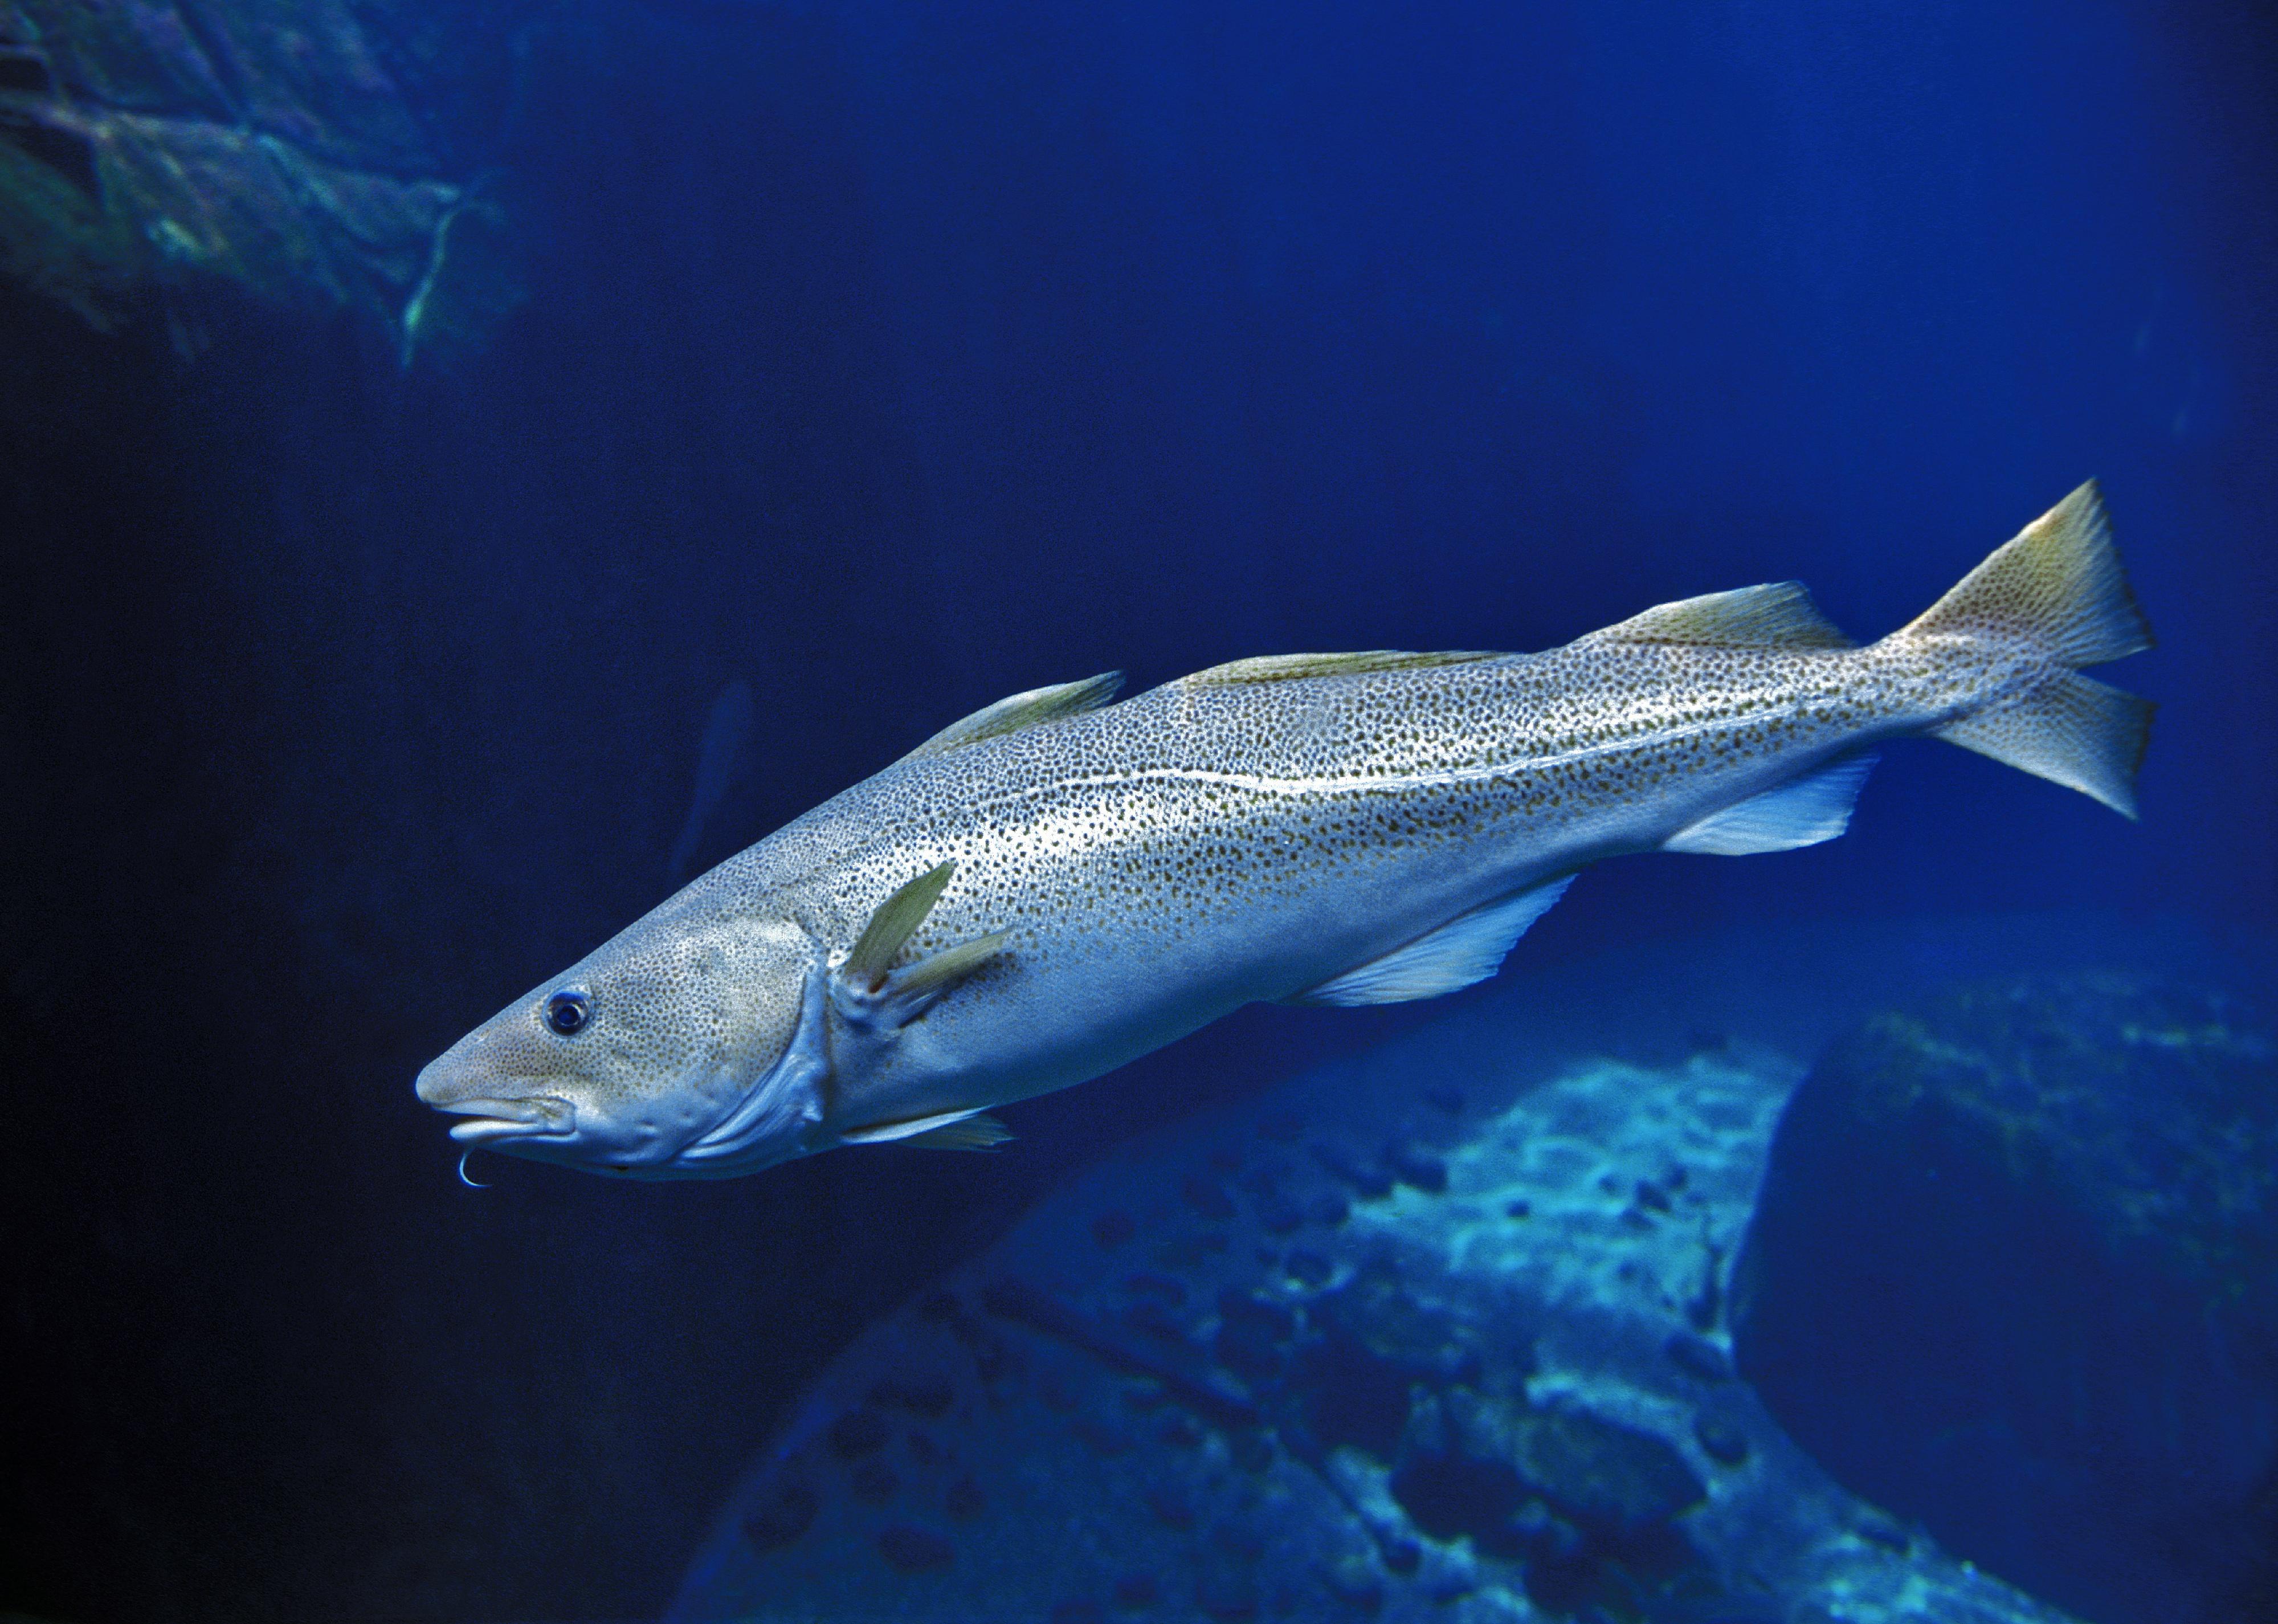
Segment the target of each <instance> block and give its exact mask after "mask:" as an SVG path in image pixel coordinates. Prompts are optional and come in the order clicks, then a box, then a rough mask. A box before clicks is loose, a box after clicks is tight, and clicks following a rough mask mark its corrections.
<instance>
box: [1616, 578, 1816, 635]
mask: <svg viewBox="0 0 2278 1624" xmlns="http://www.w3.org/2000/svg"><path fill="white" fill-rule="evenodd" d="M1590 638H1591V640H1601V641H1604V642H1609V643H1697V644H1704V645H1707V646H1709V647H1723V648H1850V647H1855V645H1854V643H1853V642H1852V641H1851V640H1850V639H1849V638H1847V637H1846V636H1844V635H1843V633H1842V632H1840V631H1838V629H1837V628H1836V626H1835V624H1834V623H1833V622H1832V621H1831V620H1829V619H1828V618H1827V617H1826V616H1824V615H1823V614H1821V613H1820V612H1819V609H1818V606H1817V605H1816V604H1815V603H1813V602H1812V601H1811V594H1809V593H1808V592H1806V591H1805V590H1804V589H1803V583H1802V582H1801V581H1770V582H1767V583H1766V584H1765V585H1763V586H1739V587H1735V588H1734V589H1733V590H1732V591H1731V592H1712V593H1709V594H1708V595H1707V596H1705V597H1699V598H1680V599H1678V601H1676V602H1674V603H1660V604H1655V606H1654V607H1653V608H1651V609H1647V610H1646V611H1645V613H1644V614H1642V615H1632V616H1631V617H1629V618H1628V619H1627V620H1624V621H1621V622H1619V623H1617V624H1614V625H1610V626H1608V627H1607V628H1606V629H1605V630H1604V631H1602V632H1592V633H1591V634H1590Z"/></svg>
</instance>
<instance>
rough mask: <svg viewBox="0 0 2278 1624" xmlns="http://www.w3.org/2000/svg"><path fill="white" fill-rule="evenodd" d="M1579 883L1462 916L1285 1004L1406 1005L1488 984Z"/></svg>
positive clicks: (1565, 877) (1539, 889)
mask: <svg viewBox="0 0 2278 1624" xmlns="http://www.w3.org/2000/svg"><path fill="white" fill-rule="evenodd" d="M1573 883H1574V877H1573V876H1572V875H1571V874H1562V875H1560V876H1559V877H1557V878H1556V879H1555V880H1552V881H1550V882H1549V883H1548V884H1547V885H1537V886H1534V887H1533V889H1531V890H1528V891H1522V892H1518V893H1517V895H1515V896H1509V897H1505V898H1503V899H1502V900H1501V901H1499V902H1490V903H1488V904H1487V906H1486V907H1484V908H1473V909H1472V910H1471V911H1470V912H1469V913H1466V914H1458V915H1456V917H1454V918H1453V919H1450V920H1449V922H1448V923H1446V924H1443V925H1441V927H1440V928H1439V929H1438V930H1436V931H1432V932H1431V933H1430V934H1429V935H1427V936H1420V937H1418V938H1416V939H1415V940H1414V941H1412V942H1410V943H1409V944H1408V946H1405V947H1402V948H1398V949H1396V950H1395V951H1394V952H1391V953H1388V954H1385V955H1384V956H1383V957H1382V958H1380V959H1371V960H1370V961H1368V962H1367V963H1365V964H1362V965H1357V966H1355V967H1354V968H1353V969H1349V970H1347V971H1345V973H1344V974H1343V975H1342V976H1337V977H1333V978H1331V979H1330V980H1327V981H1325V982H1323V983H1321V984H1320V985H1319V986H1318V987H1313V988H1310V989H1308V990H1307V991H1305V992H1300V993H1297V994H1296V995H1295V996H1294V997H1290V998H1285V999H1283V1000H1281V1001H1282V1002H1283V1003H1285V1004H1336V1005H1344V1006H1352V1005H1358V1004H1402V1003H1406V1002H1408V1001H1409V1000H1411V999H1418V998H1438V997H1439V996H1440V995H1441V993H1443V992H1456V991H1458V990H1460V989H1461V988H1464V987H1468V986H1470V985H1471V984H1472V983H1473V982H1477V981H1485V980H1486V979H1487V977H1490V976H1492V975H1494V973H1495V971H1497V970H1498V969H1502V961H1503V959H1504V957H1505V956H1506V955H1507V954H1509V953H1510V949H1511V945H1512V944H1513V943H1515V942H1516V941H1517V940H1518V938H1520V937H1522V936H1524V935H1525V934H1526V928H1527V926H1529V925H1531V924H1533V923H1534V922H1535V921H1536V920H1538V919H1540V918H1541V917H1542V915H1545V914H1547V913H1548V912H1549V911H1550V908H1551V905H1552V904H1553V903H1555V902H1556V901H1557V900H1558V899H1559V898H1561V897H1563V896H1564V895H1565V894H1566V887H1567V886H1569V885H1572V884H1573Z"/></svg>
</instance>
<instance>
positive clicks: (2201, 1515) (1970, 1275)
mask: <svg viewBox="0 0 2278 1624" xmlns="http://www.w3.org/2000/svg"><path fill="white" fill-rule="evenodd" d="M1735 1291H1736V1314H1735V1325H1736V1330H1735V1337H1736V1341H1737V1343H1738V1347H1739V1357H1740V1366H1741V1369H1742V1371H1743V1372H1744V1373H1745V1374H1746V1375H1747V1377H1748V1378H1749V1379H1750V1380H1751V1381H1752V1382H1754V1383H1755V1384H1756V1385H1757V1387H1758V1388H1759V1390H1761V1391H1762V1394H1763V1395H1764V1398H1765V1400H1766V1402H1767V1404H1768V1405H1769V1406H1770V1408H1771V1410H1772V1411H1773V1413H1775V1414H1777V1416H1778V1417H1779V1418H1780V1419H1781V1421H1784V1422H1785V1424H1786V1426H1787V1428H1788V1429H1789V1430H1790V1432H1791V1433H1792V1434H1793V1436H1794V1437H1795V1438H1796V1439H1797V1440H1798V1442H1800V1444H1803V1446H1804V1447H1805V1448H1807V1449H1808V1450H1809V1451H1811V1452H1813V1453H1814V1454H1815V1455H1816V1457H1817V1458H1818V1459H1820V1461H1821V1462H1822V1463H1823V1464H1824V1465H1825V1466H1826V1467H1828V1468H1829V1469H1830V1470H1831V1471H1832V1472H1833V1473H1834V1475H1836V1476H1837V1477H1838V1478H1840V1479H1841V1480H1842V1481H1843V1482H1846V1484H1848V1485H1849V1486H1850V1487H1852V1488H1853V1489H1854V1490H1858V1491H1859V1492H1860V1493H1861V1494H1864V1495H1867V1496H1869V1498H1874V1499H1876V1500H1877V1501H1879V1502H1880V1503H1882V1504H1883V1505H1886V1506H1889V1507H1891V1508H1892V1510H1894V1511H1898V1512H1902V1513H1907V1514H1910V1515H1913V1516H1915V1517H1919V1518H1920V1519H1921V1520H1922V1521H1923V1523H1924V1524H1925V1525H1927V1526H1928V1527H1929V1528H1931V1529H1932V1530H1933V1531H1935V1532H1936V1533H1938V1535H1939V1536H1940V1537H1941V1538H1943V1539H1945V1541H1947V1542H1948V1543H1949V1544H1952V1545H1953V1548H1954V1549H1956V1550H1957V1551H1960V1552H1961V1553H1963V1554H1965V1555H1968V1556H1969V1557H1972V1558H1974V1559H1976V1560H1978V1561H1979V1562H1981V1563H1983V1564H1984V1566H1986V1567H1989V1568H1991V1570H1993V1571H1995V1572H1998V1573H2000V1574H2004V1575H2005V1576H2007V1577H2008V1578H2009V1579H2011V1580H2013V1581H2014V1582H2017V1583H2020V1584H2022V1585H2024V1586H2026V1587H2028V1588H2030V1589H2031V1590H2034V1591H2035V1592H2036V1593H2037V1594H2040V1595H2044V1596H2046V1597H2051V1598H2052V1599H2055V1600H2058V1601H2060V1602H2061V1603H2063V1604H2064V1605H2068V1606H2071V1607H2073V1608H2075V1609H2076V1610H2077V1611H2078V1612H2080V1613H2082V1614H2083V1615H2085V1616H2087V1617H2090V1618H2092V1619H2097V1620H2109V1621H2110V1624H2153V1621H2154V1620H2156V1621H2157V1624H2182V1621H2184V1620H2192V1621H2196V1624H2244V1620H2255V1619H2269V1618H2278V1582H2274V1579H2278V1047H2274V1043H2273V1039H2272V1036H2271V1027H2270V1025H2269V1023H2267V1019H2266V1018H2265V1017H2263V1016H2261V1015H2257V1014H2254V1013H2251V1012H2250V1011H2249V1009H2248V1008H2247V1007H2245V1006H2244V1004H2243V1003H2242V1002H2241V1001H2240V1000H2237V999H2236V998H2233V997H2229V996H2227V995H2225V994H2223V993H2221V992H2213V991H2209V990H2205V989H2203V988H2199V987H2194V986H2188V985H2181V984H2175V983H2173V982H2168V981H2163V980H2160V979H2157V978H2153V977H2145V976H2141V975H2132V974H2129V975H2123V974H2118V973H2112V974H2076V975H2070V976H2058V977H2037V978H2029V979H2022V980H2012V981H2007V982H2002V983H1996V984H1985V985H1980V986H1974V987H1970V988H1968V989H1966V990H1962V991H1958V992H1950V993H1948V994H1945V995H1944V996H1942V997H1938V998H1936V999H1933V1000H1927V1001H1924V1002H1923V1003H1921V1004H1919V1005H1917V1006H1915V1007H1908V1008H1905V1009H1901V1010H1898V1011H1894V1012H1892V1013H1887V1014H1884V1015H1877V1016H1875V1017H1873V1018H1872V1019H1870V1020H1869V1021H1867V1022H1866V1023H1864V1024H1863V1025H1862V1026H1861V1027H1860V1028H1859V1029H1858V1030H1856V1031H1854V1033H1852V1034H1851V1035H1850V1036H1848V1037H1847V1038H1843V1039H1842V1040H1840V1041H1838V1043H1836V1044H1835V1045H1834V1046H1831V1049H1830V1050H1829V1052H1828V1053H1826V1055H1825V1057H1824V1058H1823V1060H1822V1061H1820V1062H1819V1064H1818V1065H1817V1066H1816V1068H1815V1069H1813V1071H1812V1073H1811V1076H1810V1077H1809V1078H1808V1081H1806V1082H1805V1083H1804V1084H1803V1085H1802V1087H1801V1088H1800V1091H1799V1092H1797V1094H1796V1096H1795V1098H1794V1099H1793V1102H1792V1103H1791V1104H1790V1106H1789V1107H1788V1109H1787V1112H1786V1114H1785V1116H1784V1118H1783V1119H1782V1121H1781V1123H1780V1127H1779V1131H1778V1136H1777V1142H1776V1145H1775V1147H1774V1150H1773V1153H1772V1159H1771V1165H1770V1173H1769V1176H1768V1177H1767V1180H1766V1184H1765V1188H1764V1193H1763V1198H1762V1204H1761V1206H1760V1207H1759V1208H1758V1210H1757V1213H1756V1215H1755V1218H1754V1222H1753V1224H1752V1226H1751V1228H1750V1230H1749V1234H1748V1238H1747V1247H1746V1251H1745V1253H1744V1257H1743V1260H1742V1262H1741V1265H1740V1267H1739V1270H1738V1274H1737V1278H1736V1282H1735Z"/></svg>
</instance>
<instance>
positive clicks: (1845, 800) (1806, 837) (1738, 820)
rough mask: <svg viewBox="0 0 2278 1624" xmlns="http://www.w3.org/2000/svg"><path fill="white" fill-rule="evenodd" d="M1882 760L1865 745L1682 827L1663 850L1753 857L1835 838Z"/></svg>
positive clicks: (1845, 825) (1662, 845)
mask: <svg viewBox="0 0 2278 1624" xmlns="http://www.w3.org/2000/svg"><path fill="white" fill-rule="evenodd" d="M1876 761H1877V756H1876V755H1875V753H1874V752H1873V751H1872V750H1862V751H1861V752H1860V753H1859V754H1858V755H1846V756H1844V757H1843V758H1842V759H1841V760H1839V761H1836V762H1831V763H1829V764H1828V765H1827V766H1824V767H1822V768H1821V769H1820V770H1818V771H1816V772H1814V773H1809V774H1807V775H1806V776H1805V777H1803V778H1794V779H1791V780H1790V781H1789V782H1787V783H1785V784H1783V785H1780V786H1779V787H1778V788H1777V789H1769V790H1766V791H1765V792H1764V793H1762V794H1761V795H1751V796H1749V797H1748V799H1747V800H1746V801H1735V802H1734V803H1733V804H1732V805H1731V806H1729V807H1726V808H1724V809H1723V810H1721V811H1716V812H1711V813H1710V814H1709V816H1706V817H1704V818H1702V819H1701V821H1700V822H1699V823H1693V824H1691V825H1689V826H1687V827H1686V828H1684V829H1680V830H1678V831H1677V832H1676V833H1675V834H1673V835H1671V836H1670V837H1669V839H1666V840H1663V842H1662V843H1661V849H1662V850H1663V851H1665V852H1693V853H1698V854H1703V855H1706V856H1710V857H1748V856H1753V855H1754V854H1756V853H1758V852H1792V851H1793V850H1795V849H1796V848H1797V847H1798V846H1816V845H1818V844H1819V843H1820V842H1821V841H1822V840H1832V839H1835V837H1836V836H1838V835H1839V834H1841V833H1842V832H1843V831H1845V830H1846V829H1848V828H1849V827H1850V826H1851V808H1852V805H1853V803H1854V802H1855V801H1857V800H1858V799H1859V790H1860V786H1861V785H1864V784H1865V783H1866V782H1867V775H1868V774H1869V773H1870V772H1872V771H1873V770H1875V762H1876Z"/></svg>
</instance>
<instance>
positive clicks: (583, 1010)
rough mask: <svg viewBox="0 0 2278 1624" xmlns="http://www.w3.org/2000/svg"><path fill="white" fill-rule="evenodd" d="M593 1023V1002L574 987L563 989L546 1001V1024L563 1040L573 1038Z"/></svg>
mask: <svg viewBox="0 0 2278 1624" xmlns="http://www.w3.org/2000/svg"><path fill="white" fill-rule="evenodd" d="M592 1023H593V1000H592V999H591V998H590V997H588V996H587V995H586V994H585V993H584V992H579V991H578V990H577V988H575V987H564V988H562V991H560V992H556V993H555V994H554V996H553V997H552V998H549V999H547V1000H546V1024H547V1025H548V1026H550V1027H552V1028H553V1029H554V1030H555V1031H557V1032H559V1033H561V1034H562V1036H563V1037H564V1038H575V1037H576V1036H577V1034H578V1033H579V1032H582V1031H584V1030H585V1029H586V1028H587V1027H588V1026H590V1025H592Z"/></svg>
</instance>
